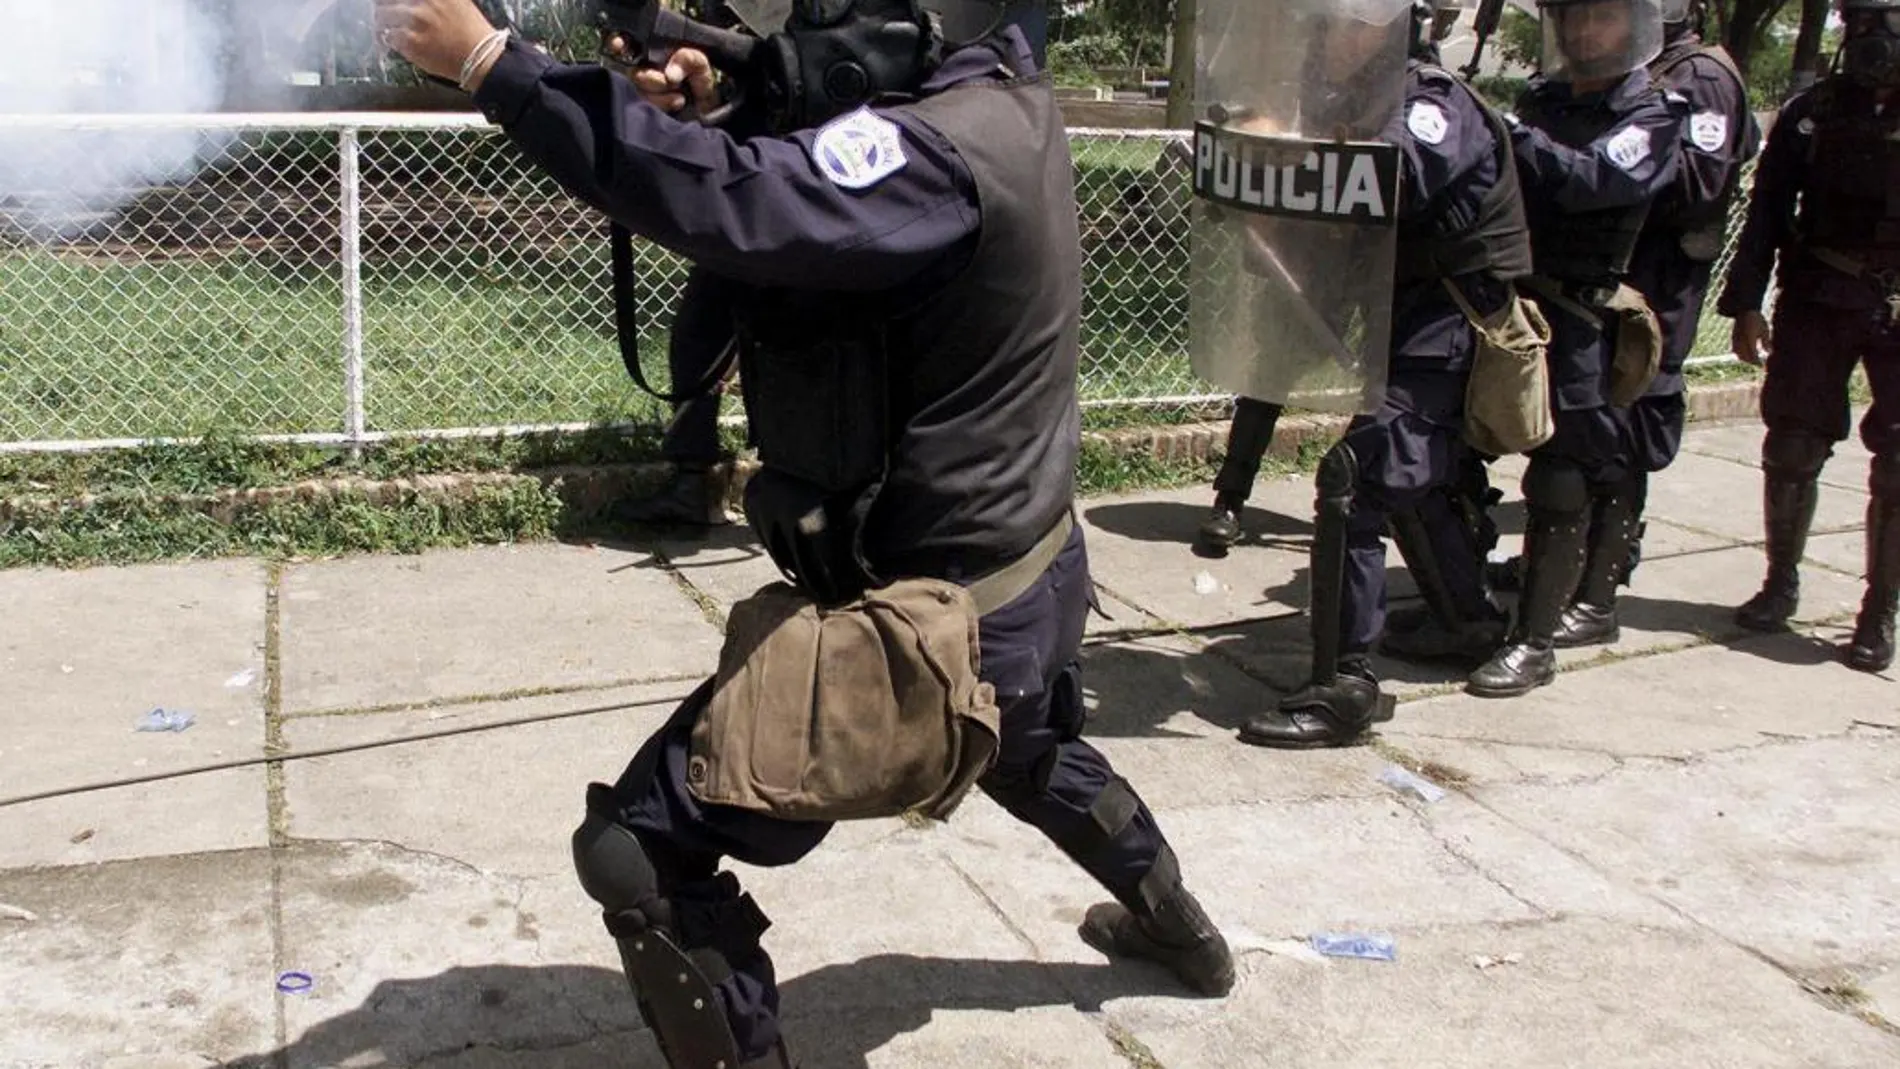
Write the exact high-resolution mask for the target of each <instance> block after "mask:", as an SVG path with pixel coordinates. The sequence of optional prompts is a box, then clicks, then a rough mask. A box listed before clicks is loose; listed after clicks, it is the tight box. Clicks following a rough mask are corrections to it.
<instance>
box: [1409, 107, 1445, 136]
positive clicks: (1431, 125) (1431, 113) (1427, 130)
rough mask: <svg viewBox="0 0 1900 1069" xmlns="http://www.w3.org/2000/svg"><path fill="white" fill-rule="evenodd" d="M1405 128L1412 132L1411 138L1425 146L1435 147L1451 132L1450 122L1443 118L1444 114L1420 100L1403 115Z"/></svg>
mask: <svg viewBox="0 0 1900 1069" xmlns="http://www.w3.org/2000/svg"><path fill="white" fill-rule="evenodd" d="M1405 128H1406V129H1407V130H1410V131H1411V132H1412V136H1413V137H1416V138H1418V139H1419V140H1420V141H1423V142H1425V143H1426V144H1427V145H1436V144H1440V143H1442V142H1443V141H1444V140H1445V135H1446V134H1447V133H1449V132H1450V130H1451V122H1450V121H1449V120H1447V119H1446V118H1445V113H1444V112H1443V111H1440V110H1439V109H1438V105H1436V104H1434V103H1432V102H1431V101H1429V100H1421V101H1418V102H1417V103H1415V104H1413V105H1412V110H1410V111H1408V112H1406V113H1405Z"/></svg>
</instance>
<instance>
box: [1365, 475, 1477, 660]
mask: <svg viewBox="0 0 1900 1069" xmlns="http://www.w3.org/2000/svg"><path fill="white" fill-rule="evenodd" d="M1390 528H1391V535H1392V541H1393V544H1395V545H1397V546H1398V548H1399V556H1401V557H1403V558H1404V559H1405V567H1406V570H1407V571H1409V572H1411V573H1412V582H1413V584H1414V585H1416V586H1417V587H1418V593H1419V597H1420V598H1421V599H1422V600H1423V601H1424V603H1425V604H1424V607H1423V610H1422V611H1420V612H1416V613H1408V612H1406V611H1404V610H1400V611H1398V612H1394V613H1388V614H1386V618H1385V633H1384V634H1383V635H1381V636H1380V639H1379V645H1380V648H1381V649H1383V650H1384V651H1385V652H1386V653H1387V654H1389V655H1390V656H1393V657H1397V658H1400V659H1402V660H1410V661H1425V662H1431V661H1456V662H1459V663H1461V664H1463V665H1464V666H1465V667H1467V668H1469V667H1470V666H1472V665H1474V664H1479V663H1482V662H1483V661H1484V659H1485V658H1486V657H1489V656H1490V655H1491V652H1492V651H1493V650H1495V649H1497V648H1498V643H1499V642H1500V641H1502V640H1503V638H1504V633H1505V631H1506V630H1508V627H1507V624H1508V623H1509V620H1508V619H1507V618H1506V617H1505V615H1504V613H1503V612H1502V611H1501V610H1499V609H1498V607H1497V606H1496V605H1495V604H1493V603H1492V601H1491V598H1490V596H1489V595H1488V594H1487V593H1486V592H1485V590H1484V585H1483V580H1482V579H1480V580H1479V587H1478V589H1476V590H1464V591H1460V590H1457V589H1454V585H1453V583H1452V581H1451V580H1450V578H1449V577H1448V569H1447V567H1446V564H1447V562H1446V561H1444V560H1442V559H1441V557H1440V553H1441V552H1454V553H1459V554H1460V557H1461V558H1462V559H1461V560H1459V561H1457V562H1453V563H1455V565H1456V567H1457V569H1459V572H1458V574H1465V575H1470V574H1471V571H1470V570H1472V569H1475V570H1477V571H1478V572H1479V574H1480V575H1481V574H1482V569H1483V568H1484V550H1483V549H1482V548H1481V547H1480V545H1479V544H1478V543H1477V542H1476V540H1475V533H1474V532H1471V531H1470V530H1469V529H1468V528H1458V529H1456V530H1439V531H1436V532H1435V531H1434V530H1433V529H1432V527H1431V526H1430V525H1429V524H1428V523H1427V521H1426V519H1425V518H1424V517H1423V516H1421V514H1420V513H1419V512H1418V511H1416V510H1410V511H1400V512H1394V513H1393V514H1392V516H1391V520H1390ZM1434 534H1437V535H1439V537H1438V538H1436V539H1435V538H1434V537H1433V535H1434ZM1453 534H1457V535H1459V536H1461V537H1458V538H1451V537H1447V536H1450V535H1453ZM1441 547H1442V548H1441ZM1461 594H1462V596H1461Z"/></svg>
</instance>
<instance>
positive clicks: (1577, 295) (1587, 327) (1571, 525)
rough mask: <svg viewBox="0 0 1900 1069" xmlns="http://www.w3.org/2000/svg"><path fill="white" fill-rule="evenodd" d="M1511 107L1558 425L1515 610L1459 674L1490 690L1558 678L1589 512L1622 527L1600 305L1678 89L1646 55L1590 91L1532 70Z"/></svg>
mask: <svg viewBox="0 0 1900 1069" xmlns="http://www.w3.org/2000/svg"><path fill="white" fill-rule="evenodd" d="M1518 115H1519V121H1518V122H1517V123H1516V124H1514V126H1513V137H1512V140H1513V142H1514V144H1515V148H1516V153H1517V166H1518V175H1519V177H1520V179H1521V180H1522V182H1523V186H1524V202H1525V210H1526V213H1527V215H1528V216H1529V219H1530V228H1531V248H1532V250H1533V252H1534V253H1535V258H1536V270H1535V273H1534V276H1533V277H1532V278H1531V279H1529V280H1527V285H1528V287H1529V288H1530V290H1531V291H1532V292H1533V293H1534V294H1536V295H1537V296H1538V297H1539V304H1540V306H1541V307H1542V309H1543V311H1544V314H1545V317H1546V318H1547V319H1548V320H1549V322H1550V327H1551V341H1550V347H1549V350H1548V356H1547V365H1548V367H1549V371H1550V393H1551V398H1550V399H1551V408H1552V416H1553V418H1554V422H1555V425H1556V426H1555V434H1554V435H1553V436H1552V437H1551V439H1550V441H1548V442H1546V443H1545V444H1544V445H1542V446H1539V447H1538V448H1536V449H1534V450H1532V451H1531V453H1530V464H1529V466H1528V468H1527V470H1526V471H1525V474H1524V479H1523V490H1524V503H1525V506H1526V509H1527V511H1528V513H1529V516H1528V520H1529V522H1528V524H1527V526H1526V529H1525V538H1524V575H1523V594H1522V596H1521V597H1520V598H1519V599H1518V605H1517V620H1516V624H1515V626H1514V628H1513V630H1512V632H1511V635H1510V638H1509V640H1508V641H1507V642H1506V643H1505V645H1504V646H1503V648H1501V649H1499V650H1498V652H1497V653H1496V654H1495V655H1494V656H1493V657H1492V658H1491V660H1490V661H1489V662H1487V663H1486V664H1484V665H1483V666H1482V667H1480V668H1479V669H1478V670H1477V671H1475V672H1473V673H1472V674H1471V677H1470V679H1469V681H1468V689H1469V690H1470V691H1471V692H1472V693H1474V694H1478V695H1481V696H1486V697H1515V696H1517V695H1521V694H1524V693H1526V692H1528V691H1530V690H1531V689H1533V688H1535V687H1540V686H1543V685H1545V684H1547V683H1550V682H1551V681H1552V680H1554V679H1555V678H1556V657H1555V654H1554V652H1553V651H1554V649H1555V647H1556V645H1558V644H1560V641H1561V643H1562V644H1571V639H1569V638H1568V637H1566V636H1571V635H1572V634H1579V635H1580V634H1582V629H1581V628H1580V627H1573V626H1571V621H1570V617H1571V616H1573V615H1576V614H1577V613H1578V612H1579V611H1581V610H1579V609H1578V608H1577V606H1575V605H1573V604H1572V599H1573V598H1574V597H1576V596H1577V595H1578V592H1579V588H1580V585H1581V584H1582V582H1583V579H1584V576H1585V574H1586V572H1587V571H1589V570H1590V569H1589V568H1588V567H1587V564H1588V560H1587V554H1588V550H1589V546H1590V544H1591V539H1590V532H1591V526H1592V522H1593V517H1592V513H1593V512H1595V513H1598V514H1600V515H1602V516H1604V517H1606V518H1607V517H1608V516H1610V515H1611V514H1612V513H1614V514H1615V515H1616V516H1618V517H1620V518H1619V519H1617V520H1615V521H1614V522H1616V524H1617V525H1618V529H1619V530H1627V529H1629V522H1628V520H1629V517H1628V509H1627V505H1626V504H1623V505H1615V504H1614V503H1615V502H1616V501H1618V500H1621V498H1619V496H1618V495H1623V496H1624V497H1626V496H1627V494H1628V491H1629V480H1628V472H1629V470H1630V457H1629V449H1628V446H1627V441H1626V439H1625V436H1624V428H1625V423H1624V420H1623V418H1622V415H1621V414H1620V413H1619V412H1617V411H1616V410H1614V409H1613V408H1612V407H1611V406H1610V399H1609V381H1610V365H1611V358H1612V356H1613V354H1614V345H1615V338H1614V335H1613V334H1612V333H1610V332H1609V331H1608V330H1606V329H1605V321H1604V318H1603V309H1604V306H1605V305H1606V303H1607V302H1608V301H1609V300H1610V298H1611V296H1612V295H1613V294H1614V293H1615V292H1616V289H1617V287H1618V285H1619V284H1622V283H1623V281H1624V279H1625V277H1626V276H1627V273H1628V271H1629V264H1630V258H1631V256H1632V254H1633V252H1634V250H1635V246H1636V242H1637V239H1638V236H1639V234H1640V233H1641V232H1642V228H1643V225H1644V222H1645V220H1646V219H1647V218H1648V215H1649V213H1650V211H1651V209H1652V207H1653V205H1654V204H1655V202H1656V201H1657V199H1658V198H1659V197H1661V196H1662V195H1663V193H1664V191H1665V190H1667V189H1668V188H1669V186H1670V184H1671V183H1672V182H1673V181H1674V180H1675V176H1676V170H1677V167H1678V160H1679V157H1680V149H1679V139H1680V137H1681V133H1682V131H1681V116H1682V102H1681V100H1680V98H1676V99H1675V100H1674V101H1672V100H1671V99H1670V98H1668V97H1666V96H1665V94H1664V93H1663V92H1662V91H1661V90H1660V89H1658V88H1656V87H1655V86H1654V85H1653V84H1652V82H1651V78H1650V74H1649V72H1648V71H1647V70H1644V69H1637V70H1634V71H1631V72H1630V73H1628V74H1626V75H1624V76H1623V77H1622V78H1620V79H1618V80H1617V81H1616V82H1615V83H1614V84H1612V85H1610V86H1608V87H1607V88H1605V89H1601V90H1593V91H1591V92H1585V93H1579V92H1577V91H1576V88H1575V86H1574V85H1572V84H1571V83H1569V82H1561V81H1552V80H1548V79H1544V78H1542V77H1539V78H1536V79H1533V80H1532V82H1531V86H1530V88H1529V89H1528V90H1527V91H1526V92H1525V94H1524V95H1523V96H1522V97H1521V98H1520V99H1519V100H1518ZM1613 505H1614V507H1613ZM1623 546H1624V552H1625V553H1626V552H1627V543H1626V542H1625V543H1623ZM1597 615H1598V616H1599V617H1600V618H1601V619H1597V620H1594V621H1593V623H1595V624H1596V625H1598V626H1597V627H1596V632H1595V633H1593V635H1592V636H1591V637H1590V639H1589V640H1590V641H1597V640H1607V639H1608V638H1613V637H1614V635H1615V624H1614V620H1613V619H1612V618H1610V617H1609V614H1608V610H1607V609H1606V610H1604V611H1603V612H1601V613H1599V614H1597ZM1560 625H1561V626H1560ZM1578 641H1579V643H1580V642H1581V640H1578Z"/></svg>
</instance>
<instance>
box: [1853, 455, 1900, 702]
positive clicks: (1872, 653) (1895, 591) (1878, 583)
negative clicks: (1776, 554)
mask: <svg viewBox="0 0 1900 1069" xmlns="http://www.w3.org/2000/svg"><path fill="white" fill-rule="evenodd" d="M1876 463H1878V461H1876ZM1882 489H1883V486H1882V485H1881V484H1880V483H1878V482H1877V483H1876V485H1875V487H1874V491H1875V493H1874V497H1873V499H1872V500H1870V501H1868V502H1867V594H1866V596H1865V597H1863V598H1862V599H1861V603H1860V619H1859V620H1857V621H1855V624H1854V637H1853V640H1852V641H1850V642H1849V643H1848V645H1847V649H1846V650H1845V651H1844V658H1845V660H1846V661H1847V666H1848V667H1849V668H1855V669H1859V670H1860V671H1862V672H1884V671H1886V670H1887V669H1888V668H1890V667H1892V666H1893V632H1894V614H1895V609H1896V606H1900V496H1888V495H1884V494H1882V493H1881V492H1880V491H1881V490H1882Z"/></svg>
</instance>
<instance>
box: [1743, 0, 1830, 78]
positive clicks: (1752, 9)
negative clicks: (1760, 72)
mask: <svg viewBox="0 0 1900 1069" xmlns="http://www.w3.org/2000/svg"><path fill="white" fill-rule="evenodd" d="M1787 2H1788V0H1735V3H1734V6H1733V8H1732V9H1731V10H1730V11H1729V17H1728V23H1727V24H1726V25H1725V26H1724V27H1723V29H1722V47H1723V48H1726V49H1728V54H1729V55H1731V56H1733V57H1735V65H1736V66H1738V67H1740V68H1742V69H1743V70H1747V69H1748V57H1749V56H1751V55H1753V54H1754V52H1755V42H1757V41H1759V40H1761V35H1762V31H1764V30H1766V29H1767V28H1768V24H1769V23H1770V22H1772V21H1773V20H1774V17H1775V15H1777V14H1778V13H1780V11H1781V9H1782V7H1784V6H1785V5H1786V4H1787ZM1801 2H1802V3H1803V4H1804V5H1805V4H1807V3H1808V2H1809V0H1801Z"/></svg>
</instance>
